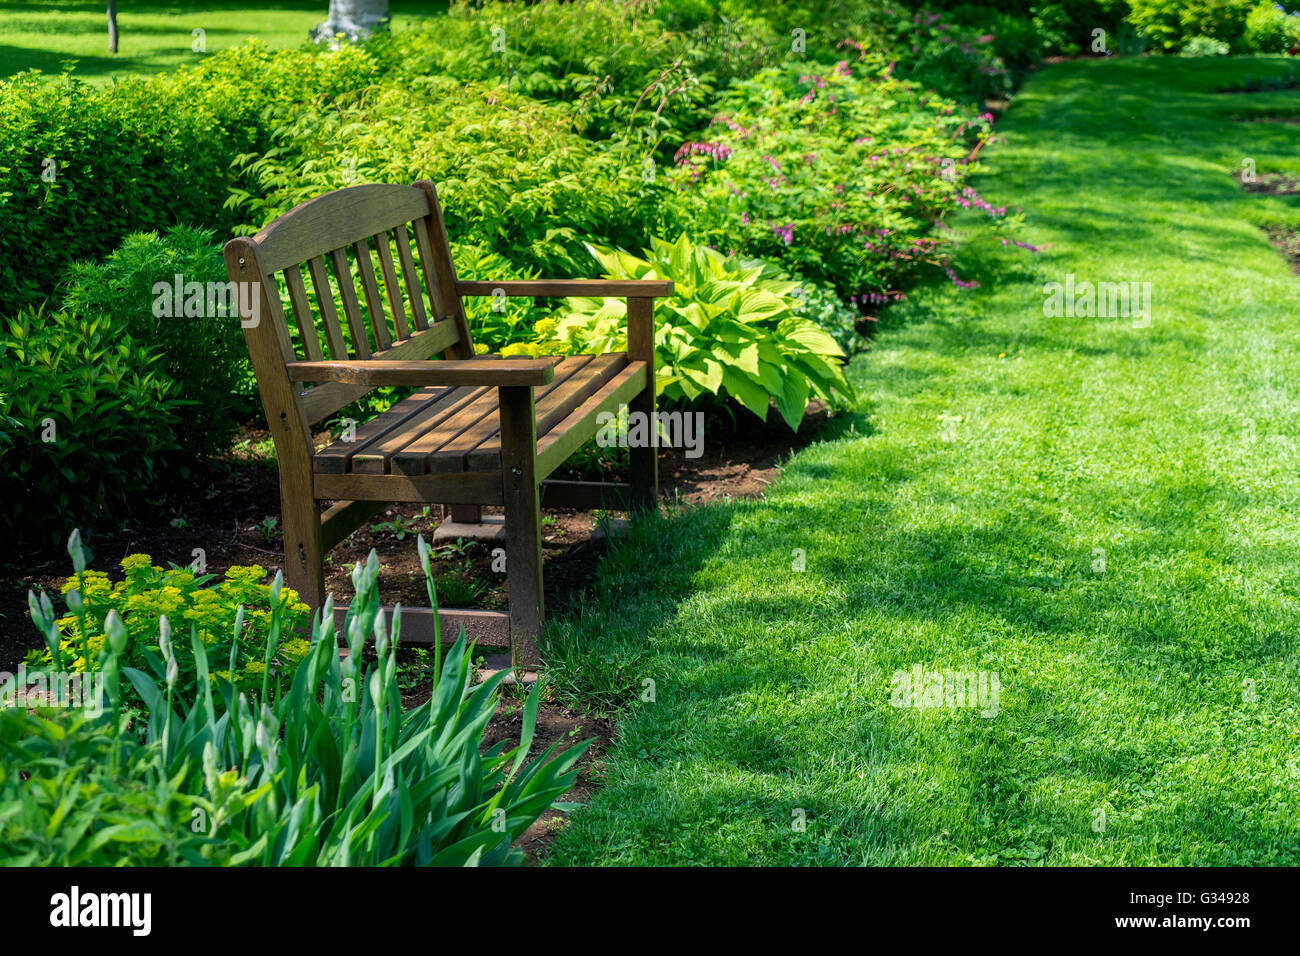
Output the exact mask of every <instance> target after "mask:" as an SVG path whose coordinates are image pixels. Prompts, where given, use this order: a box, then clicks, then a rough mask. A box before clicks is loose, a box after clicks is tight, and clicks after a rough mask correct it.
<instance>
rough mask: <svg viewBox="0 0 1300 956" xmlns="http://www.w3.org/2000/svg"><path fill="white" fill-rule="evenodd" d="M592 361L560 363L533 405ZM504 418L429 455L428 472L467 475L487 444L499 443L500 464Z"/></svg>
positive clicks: (477, 426)
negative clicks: (475, 456)
mask: <svg viewBox="0 0 1300 956" xmlns="http://www.w3.org/2000/svg"><path fill="white" fill-rule="evenodd" d="M591 361H592V356H590V355H571V356H569V357H568V358H565V359H561V360H560V363H559V364H558V365H556V366H555V380H554V381H553V382H551V384H550V385H547V386H543V387H539V388H537V389H535V390H534V391H533V396H534V401H540V400H543V399H544V398H545V397H546V396H548V395H550V394H551V393H552V392H554V391H555V390H556V389H557V388H560V387H561V386H563V385H564V383H565V381H566V380H572V378H573V376H574V375H576V374H578V373H580V372H581V371H583V370H584V369H585V367H586V366H587V365H589V364H590V363H591ZM500 434H501V416H500V415H499V414H497V412H496V411H493V412H492V413H491V414H490V415H484V416H483V417H482V418H481V419H479V420H478V421H477V422H475V423H474V424H473V425H472V426H470V427H469V428H467V429H465V430H464V431H463V432H461V433H460V434H459V435H456V436H455V437H454V438H452V439H451V440H450V441H448V442H447V443H446V444H445V445H443V446H442V447H441V448H439V449H437V450H435V451H433V452H430V454H429V471H431V472H448V471H466V470H469V469H468V468H467V462H466V458H467V456H468V455H469V454H470V452H472V451H473V450H474V449H475V448H477V447H478V446H479V445H481V444H483V443H484V442H486V441H491V440H493V438H495V439H496V447H497V459H498V465H499V464H500V454H501V440H500Z"/></svg>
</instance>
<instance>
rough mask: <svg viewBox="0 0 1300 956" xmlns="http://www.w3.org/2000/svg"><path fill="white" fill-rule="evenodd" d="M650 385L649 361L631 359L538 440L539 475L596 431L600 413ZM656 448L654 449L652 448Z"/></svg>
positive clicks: (611, 409) (546, 473)
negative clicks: (647, 369)
mask: <svg viewBox="0 0 1300 956" xmlns="http://www.w3.org/2000/svg"><path fill="white" fill-rule="evenodd" d="M645 385H646V363H645V362H629V363H628V364H627V367H626V368H624V369H623V370H622V371H621V372H619V373H618V374H617V375H616V376H614V377H613V378H612V379H610V380H609V381H608V382H606V383H605V385H604V386H602V387H601V389H600V390H599V391H598V392H596V394H595V395H592V396H591V398H589V399H587V400H586V401H585V402H583V403H582V404H581V405H579V406H578V407H577V408H575V409H574V410H573V412H572V413H570V414H569V416H568V417H567V418H565V419H564V421H562V422H560V423H559V424H557V425H556V426H555V427H554V428H552V429H551V430H550V431H549V432H547V433H546V435H545V436H544V437H543V438H541V439H539V440H538V442H537V477H538V478H539V479H541V478H545V477H546V476H547V475H549V474H550V473H551V472H553V471H554V470H555V469H556V468H558V467H560V465H562V464H564V462H565V461H566V460H567V459H568V457H569V456H570V455H572V454H573V453H574V452H575V451H577V450H578V448H579V447H580V446H581V445H582V444H583V443H584V442H586V441H587V440H588V439H590V438H592V437H593V436H595V434H596V430H597V428H598V426H597V425H596V416H597V415H599V414H600V413H601V412H612V411H615V410H616V409H617V408H618V407H619V406H620V405H623V404H626V403H628V402H630V401H631V400H632V398H633V397H635V396H636V395H637V394H638V393H639V392H640V391H641V390H642V389H644V388H645ZM651 451H654V449H651Z"/></svg>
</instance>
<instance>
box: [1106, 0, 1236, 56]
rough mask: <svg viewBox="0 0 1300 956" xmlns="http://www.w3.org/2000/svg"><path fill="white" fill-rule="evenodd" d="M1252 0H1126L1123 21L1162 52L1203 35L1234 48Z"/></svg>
mask: <svg viewBox="0 0 1300 956" xmlns="http://www.w3.org/2000/svg"><path fill="white" fill-rule="evenodd" d="M1254 3H1255V0H1130V2H1129V6H1130V11H1129V14H1128V17H1127V18H1126V19H1127V22H1128V23H1130V24H1132V26H1133V27H1134V28H1136V29H1137V30H1138V31H1139V32H1141V33H1142V35H1143V36H1145V37H1146V38H1147V39H1149V40H1150V41H1151V42H1152V43H1155V44H1156V45H1158V46H1159V47H1161V48H1162V49H1165V50H1174V49H1177V48H1179V47H1181V46H1183V45H1184V44H1185V43H1186V42H1187V41H1188V40H1190V39H1191V38H1192V37H1193V36H1204V37H1209V38H1210V39H1214V40H1220V41H1222V42H1224V43H1227V44H1228V45H1229V46H1230V47H1231V48H1234V49H1236V48H1238V47H1239V46H1240V45H1241V43H1242V34H1243V32H1244V30H1245V26H1246V16H1247V14H1248V13H1249V12H1250V9H1251V7H1252V6H1254Z"/></svg>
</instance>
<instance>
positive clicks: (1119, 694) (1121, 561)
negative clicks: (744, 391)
mask: <svg viewBox="0 0 1300 956" xmlns="http://www.w3.org/2000/svg"><path fill="white" fill-rule="evenodd" d="M1280 67H1281V63H1280V61H1263V60H1260V59H1253V60H1235V59H1234V60H1228V59H1224V60H1219V61H1214V62H1211V61H1206V60H1199V61H1194V62H1189V61H1186V60H1178V59H1174V58H1168V59H1159V58H1149V59H1142V60H1130V61H1119V62H1115V61H1109V62H1100V61H1093V62H1079V63H1071V64H1064V65H1059V66H1055V67H1051V68H1049V69H1046V70H1044V71H1043V72H1041V73H1040V74H1038V75H1036V76H1035V77H1034V78H1033V79H1031V81H1030V82H1029V84H1028V85H1027V87H1026V88H1025V89H1024V91H1023V92H1022V94H1021V95H1020V97H1019V98H1018V99H1017V100H1016V101H1015V103H1014V104H1013V105H1012V107H1011V109H1010V110H1009V112H1008V113H1007V114H1006V116H1005V117H1004V118H1003V120H1002V121H1001V122H1000V123H999V127H998V131H999V132H1000V133H1002V134H1004V135H1005V136H1006V138H1007V142H1006V143H1005V144H1002V145H998V146H996V147H994V148H992V149H989V150H986V151H985V155H984V157H982V158H984V159H985V160H986V162H987V170H986V172H985V174H984V175H982V176H981V177H980V178H979V180H978V182H977V184H976V185H977V186H978V188H979V189H980V191H981V192H982V193H983V194H984V195H985V196H986V197H987V198H988V199H989V200H990V201H991V202H993V203H994V204H996V205H1000V204H1007V205H1016V204H1019V205H1021V206H1023V207H1024V208H1025V210H1026V213H1027V220H1028V229H1027V230H1026V232H1025V235H1024V237H1023V238H1024V239H1026V240H1027V241H1029V242H1031V243H1033V244H1035V245H1039V246H1045V247H1047V248H1046V249H1045V251H1044V252H1042V253H1040V254H1038V255H1037V256H1034V255H1032V254H1030V253H1028V252H1024V251H1020V250H1016V251H1012V250H1007V249H1004V248H1003V247H1002V246H1001V244H1000V243H992V244H983V245H982V244H981V237H983V236H985V235H986V233H984V232H983V230H982V227H981V224H980V223H979V222H977V221H975V220H974V219H968V220H965V221H963V222H962V223H961V224H960V228H961V232H962V234H963V236H964V237H965V239H966V240H967V242H968V245H967V247H966V254H965V256H964V260H963V261H964V266H963V268H962V269H960V270H959V272H961V273H962V274H963V275H964V277H967V278H975V279H978V280H979V281H980V282H981V283H982V287H981V288H980V289H979V290H977V291H974V292H962V291H960V290H958V289H956V288H954V287H953V286H951V285H949V284H946V283H940V284H935V285H933V286H930V287H927V288H924V289H920V290H917V291H916V292H915V293H914V294H913V295H912V296H911V298H910V300H909V301H908V302H906V303H904V304H903V305H901V306H899V307H897V308H895V309H894V310H893V312H892V313H891V314H890V315H888V316H887V317H886V318H885V320H884V322H883V323H882V329H881V332H880V334H879V336H878V337H877V339H876V341H875V345H874V348H873V350H872V351H871V352H870V353H868V354H867V355H866V356H864V357H863V358H862V359H860V360H859V361H858V362H856V363H855V365H854V367H853V369H852V374H853V378H854V380H855V382H856V384H857V385H858V387H859V388H860V389H861V391H862V393H863V396H864V397H863V406H862V412H861V414H860V415H858V416H856V417H853V418H849V419H846V420H844V421H843V422H842V423H841V429H842V432H843V434H842V435H841V436H840V437H839V438H838V440H831V441H828V442H826V443H823V444H820V445H817V446H814V447H812V448H810V449H808V450H806V451H804V452H802V453H800V454H799V455H797V456H796V457H795V459H794V460H793V461H792V462H791V463H790V464H789V466H788V468H787V469H786V471H785V474H784V475H783V477H782V478H781V480H780V481H779V482H778V483H777V484H776V486H775V487H774V488H773V489H772V491H771V494H770V495H769V497H768V498H767V499H766V500H765V501H762V502H739V503H734V504H730V505H717V506H709V507H705V508H700V509H697V510H694V511H691V512H688V513H686V514H685V515H682V516H680V517H675V518H671V519H661V520H657V521H654V522H648V523H644V524H642V525H640V526H639V527H637V528H636V529H634V537H633V538H632V540H631V541H630V542H629V543H628V545H627V546H626V547H624V548H622V549H620V550H619V551H617V552H616V553H615V554H613V555H612V556H611V557H610V558H609V559H607V561H606V562H605V564H604V566H603V578H602V584H601V590H600V593H599V594H598V595H597V598H596V600H595V601H594V602H593V603H592V604H591V605H589V606H588V607H587V608H586V609H584V613H583V614H582V615H581V616H575V617H573V618H571V619H569V620H566V621H564V622H561V623H559V624H557V626H556V627H555V628H554V631H555V634H554V636H553V637H552V639H551V645H550V646H551V648H552V653H553V654H554V655H555V657H556V658H557V660H558V661H559V663H560V665H561V667H560V673H561V674H562V675H563V678H564V680H563V686H564V687H565V688H566V690H569V691H574V690H575V689H576V691H577V692H579V693H584V692H585V693H588V694H590V695H591V696H592V697H593V698H594V699H596V700H598V701H608V700H610V699H613V698H615V697H620V698H622V699H631V700H634V701H635V702H634V703H632V704H631V705H630V709H629V710H628V711H627V713H626V715H625V717H624V718H623V720H622V722H621V724H620V731H619V738H618V741H617V743H616V745H615V746H614V747H613V748H612V750H611V751H610V752H609V753H608V755H607V757H606V770H607V773H606V777H605V781H604V787H603V788H602V789H601V790H600V791H599V792H598V793H597V794H596V796H595V798H594V800H593V802H592V805H591V806H590V807H589V808H587V809H584V810H581V811H578V812H577V813H575V814H574V815H573V822H572V824H571V826H570V827H569V828H568V829H567V830H566V831H565V832H564V833H563V834H562V836H561V837H560V839H559V841H558V844H557V846H556V849H555V851H554V854H553V856H552V860H553V861H554V862H559V863H569V864H577V863H606V864H636V863H670V864H686V863H710V864H722V863H729V864H760V863H761V864H788V863H793V864H818V863H828V864H856V863H870V864H998V863H1001V864H1006V863H1031V864H1035V863H1043V864H1049V865H1062V864H1107V865H1118V864H1246V863H1290V864H1296V863H1298V862H1300V841H1298V840H1297V821H1298V820H1300V701H1298V699H1297V695H1298V692H1300V690H1298V689H1300V653H1298V652H1297V623H1298V615H1297V598H1298V597H1300V519H1298V518H1297V513H1298V511H1297V502H1298V501H1300V321H1298V320H1297V316H1298V315H1300V308H1298V306H1300V296H1298V295H1297V291H1298V290H1297V285H1296V283H1297V279H1296V278H1295V277H1294V276H1293V275H1292V274H1291V273H1290V271H1289V269H1288V267H1287V265H1286V264H1285V263H1284V262H1283V260H1282V259H1281V257H1280V256H1279V255H1278V254H1277V253H1276V252H1275V251H1274V250H1273V249H1272V248H1271V247H1270V246H1269V245H1268V244H1267V242H1266V240H1265V238H1264V235H1263V232H1262V231H1261V230H1260V228H1259V224H1264V223H1289V224H1291V225H1295V224H1297V221H1298V220H1300V217H1298V216H1297V210H1296V206H1295V202H1296V200H1294V199H1293V198H1269V197H1262V196H1258V195H1248V194H1246V193H1244V192H1243V191H1242V190H1241V188H1240V186H1239V185H1238V184H1237V183H1236V182H1235V181H1234V179H1233V174H1234V173H1235V172H1236V171H1239V170H1240V169H1241V168H1242V161H1243V159H1246V158H1250V159H1253V160H1254V161H1255V163H1256V166H1257V169H1258V171H1259V173H1260V174H1265V173H1268V172H1274V171H1278V172H1287V173H1288V174H1290V175H1292V176H1294V175H1295V174H1296V172H1297V160H1296V159H1295V156H1296V155H1297V146H1300V128H1297V127H1296V126H1288V125H1284V124H1262V123H1242V122H1232V121H1231V120H1232V119H1233V118H1234V117H1243V116H1245V115H1269V114H1273V115H1276V114H1291V115H1300V94H1297V93H1294V92H1291V93H1270V94H1262V95H1259V96H1232V95H1222V94H1214V93H1213V92H1211V91H1213V90H1215V89H1218V88H1222V87H1227V86H1232V85H1239V83H1240V80H1241V78H1242V76H1244V75H1245V74H1247V73H1253V74H1255V75H1259V74H1260V73H1261V72H1264V71H1266V70H1268V69H1278V68H1280ZM1067 273H1073V274H1075V275H1076V276H1077V277H1078V278H1080V279H1089V280H1091V281H1098V280H1103V281H1114V282H1119V281H1141V282H1150V283H1151V284H1152V292H1153V315H1152V319H1151V322H1150V326H1149V327H1148V328H1135V327H1134V325H1133V322H1132V321H1131V320H1128V319H1124V318H1100V319H1099V318H1048V317H1045V316H1044V314H1043V299H1044V295H1043V284H1044V283H1045V282H1048V281H1053V280H1055V281H1063V280H1064V278H1065V275H1066V274H1067ZM795 549H802V550H803V552H804V553H805V554H806V570H805V571H803V572H799V571H796V570H794V568H793V566H792V565H793V563H794V561H795V560H797V555H795ZM918 664H920V665H922V666H924V667H926V668H951V669H959V670H982V671H995V672H997V673H998V675H999V679H1000V700H999V712H998V713H997V715H996V716H995V717H993V718H985V717H982V716H980V715H979V714H977V713H976V712H974V711H972V710H969V709H958V710H948V709H939V710H931V711H918V710H903V709H898V708H895V707H892V706H890V689H891V677H892V675H893V674H894V673H895V671H896V670H908V669H910V668H913V667H914V666H915V665H918ZM584 688H585V690H584ZM647 694H650V695H651V696H652V697H653V701H649V700H643V699H642V698H643V697H644V696H646V695H647ZM801 814H802V815H803V816H804V817H805V818H806V829H804V830H802V831H801V830H800V829H799V828H798V826H797V824H798V823H799V821H800V819H801Z"/></svg>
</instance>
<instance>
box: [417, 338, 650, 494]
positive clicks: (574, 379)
mask: <svg viewBox="0 0 1300 956" xmlns="http://www.w3.org/2000/svg"><path fill="white" fill-rule="evenodd" d="M590 358H591V361H590V362H588V363H587V364H586V365H585V366H584V367H583V368H582V369H581V370H580V371H578V372H576V373H575V374H573V375H571V376H569V378H568V379H567V380H566V381H564V382H561V383H559V384H558V386H557V387H556V388H553V389H551V390H550V391H549V392H548V393H547V394H546V395H544V396H539V397H538V400H537V402H536V405H535V410H534V415H535V417H536V419H537V437H538V438H539V439H540V438H541V437H542V436H544V435H546V434H547V433H548V432H550V430H551V429H552V428H554V427H555V426H556V424H557V423H559V422H560V421H563V420H564V419H565V418H566V417H567V416H568V415H569V414H570V413H571V412H572V411H573V410H574V409H575V408H577V407H578V406H579V405H580V404H582V402H584V401H585V400H586V399H587V398H589V397H591V395H593V394H594V393H595V392H596V390H597V389H599V388H601V387H602V386H603V385H604V384H605V383H606V382H608V381H609V380H610V379H612V378H613V377H614V376H615V375H617V374H618V373H619V372H620V371H621V370H622V369H623V368H624V367H625V366H626V365H627V355H626V354H625V353H622V352H612V353H609V354H606V355H595V356H590ZM555 371H556V378H557V379H558V378H559V369H558V368H557V369H556V370H555ZM439 454H441V453H439ZM500 464H501V434H500V432H494V433H493V434H492V435H491V436H489V437H488V438H487V439H485V440H484V441H483V442H481V443H480V444H479V446H478V447H476V448H473V449H471V450H470V451H469V452H468V453H467V454H466V455H465V461H464V468H463V469H459V470H463V471H480V470H487V469H490V468H492V467H493V466H494V465H496V466H498V467H499V466H500ZM430 470H431V471H440V470H441V469H438V468H434V467H432V466H431V467H430Z"/></svg>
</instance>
